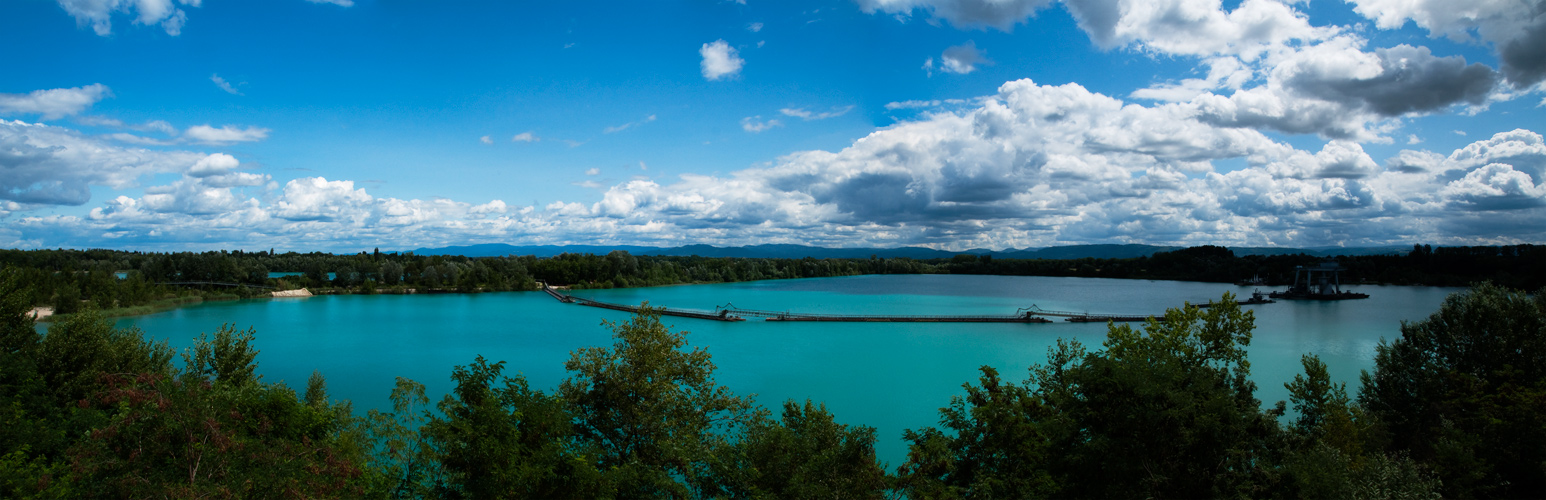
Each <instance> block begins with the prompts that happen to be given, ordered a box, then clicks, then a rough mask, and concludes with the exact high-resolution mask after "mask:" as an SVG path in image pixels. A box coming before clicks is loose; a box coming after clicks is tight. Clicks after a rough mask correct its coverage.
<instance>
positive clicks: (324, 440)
mask: <svg viewBox="0 0 1546 500" xmlns="http://www.w3.org/2000/svg"><path fill="white" fill-rule="evenodd" d="M105 389H106V390H104V391H102V392H100V393H98V394H97V395H95V396H94V398H93V403H94V404H95V405H97V406H96V407H97V408H99V409H100V410H102V411H106V412H110V413H111V417H110V419H109V421H108V423H107V425H105V426H103V427H101V428H99V429H95V430H93V431H91V432H90V433H89V434H88V436H87V438H86V439H84V440H82V441H80V442H79V443H77V444H76V445H75V446H74V447H72V449H71V456H72V461H73V465H72V468H73V470H75V471H76V474H78V476H79V479H80V481H79V485H80V487H82V488H84V489H86V491H87V494H88V495H89V496H93V497H121V498H151V497H177V498H192V497H215V498H235V497H243V498H313V497H341V496H356V495H358V494H361V493H363V492H364V488H363V486H362V485H361V484H359V483H360V479H361V478H362V476H363V471H362V470H361V468H360V465H362V464H361V463H360V462H361V460H360V457H361V456H362V454H361V453H360V452H359V450H356V449H353V448H354V446H355V444H354V443H352V442H350V441H349V440H347V439H343V438H342V435H341V433H340V431H341V430H342V429H343V428H344V426H345V424H346V423H347V419H348V418H349V417H348V413H347V410H346V409H343V408H332V407H313V406H308V405H306V404H304V403H302V402H301V401H299V400H298V399H297V398H296V395H295V393H294V392H293V391H290V390H289V389H287V388H285V387H284V386H282V385H268V384H259V383H256V382H253V383H248V384H245V385H232V384H218V383H217V384H211V383H209V382H207V381H205V380H199V379H187V378H184V379H178V378H173V377H169V376H166V375H163V374H140V375H135V376H120V375H111V376H108V377H105Z"/></svg>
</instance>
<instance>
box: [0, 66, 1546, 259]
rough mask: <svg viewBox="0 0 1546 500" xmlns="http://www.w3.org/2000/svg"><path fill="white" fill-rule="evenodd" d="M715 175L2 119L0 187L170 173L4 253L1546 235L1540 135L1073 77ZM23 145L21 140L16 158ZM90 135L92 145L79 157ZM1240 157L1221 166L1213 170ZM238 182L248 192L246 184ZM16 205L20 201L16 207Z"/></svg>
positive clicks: (28, 227) (9, 193)
mask: <svg viewBox="0 0 1546 500" xmlns="http://www.w3.org/2000/svg"><path fill="white" fill-rule="evenodd" d="M975 102H976V104H973V105H971V106H965V107H963V109H959V110H956V111H939V112H935V113H932V114H929V115H927V116H924V117H922V118H919V119H916V120H913V121H905V122H902V123H899V124H897V125H895V126H892V127H889V128H885V129H881V130H877V131H875V132H874V133H871V134H870V135H868V136H866V137H864V138H862V139H859V140H857V141H855V142H854V143H853V144H852V145H850V146H848V147H845V148H842V149H840V150H837V151H821V150H815V151H804V152H798V153H794V154H790V155H787V156H784V157H782V158H780V159H778V160H777V161H775V162H773V163H772V164H769V165H766V166H760V167H755V168H748V169H744V170H740V171H737V172H733V173H731V174H729V175H726V176H703V175H682V176H680V177H678V178H676V179H674V180H670V181H665V180H658V179H646V178H635V179H632V180H628V181H625V182H622V183H619V184H616V185H612V186H610V187H607V186H602V185H599V184H598V185H597V187H601V188H603V189H604V192H603V193H602V195H601V199H600V200H599V201H596V202H594V203H579V202H572V201H558V202H553V203H550V204H548V205H545V206H540V207H539V206H524V207H520V206H511V205H507V204H506V203H505V202H504V201H502V200H490V201H484V202H477V203H475V202H467V201H455V200H444V199H437V200H431V201H424V200H416V199H410V200H404V199H397V198H380V197H376V196H373V195H371V194H370V193H368V192H367V191H366V189H364V188H362V187H358V186H356V185H355V184H354V183H353V182H352V181H349V180H335V179H326V178H322V177H303V178H298V179H292V180H289V181H285V182H284V184H283V185H282V186H281V185H279V184H278V183H276V182H273V181H271V180H270V179H269V178H268V176H266V175H263V174H260V173H256V172H249V171H245V170H244V169H243V168H242V165H241V164H240V162H238V161H236V159H235V158H234V157H230V156H227V155H223V154H218V153H217V154H213V155H210V154H202V153H194V152H161V153H158V152H150V151H144V150H136V149H129V148H117V149H111V148H108V149H102V144H101V143H95V144H92V141H93V140H94V139H93V138H91V137H87V136H83V135H80V134H78V133H73V132H71V131H68V130H65V129H61V128H58V127H51V126H47V125H37V124H28V123H24V122H14V121H13V122H7V123H6V124H5V127H4V128H0V131H5V132H4V133H3V134H0V144H5V146H4V147H0V150H4V151H13V152H15V151H25V152H26V153H25V154H17V153H10V154H8V155H6V156H4V157H3V159H0V162H4V163H3V165H0V166H3V167H4V168H6V169H8V170H11V169H16V171H25V172H29V176H28V177H26V178H21V177H15V178H14V179H16V180H14V181H13V180H11V179H13V178H12V177H7V178H6V179H7V184H6V185H4V186H0V187H3V188H4V189H5V191H4V194H5V196H4V199H5V200H8V201H9V202H14V203H18V204H37V203H60V204H68V203H73V204H79V203H85V202H86V199H85V198H86V197H87V196H89V190H87V189H85V188H86V187H88V186H91V185H127V184H130V183H133V182H136V180H137V179H142V178H144V177H145V176H147V175H149V174H151V173H165V172H170V173H180V174H182V178H181V179H180V180H178V181H176V182H173V183H171V184H168V185H164V186H152V187H150V188H146V190H145V193H146V194H145V195H144V196H142V197H139V198H131V197H126V196H119V197H117V198H115V199H112V200H107V201H105V202H102V205H101V206H99V207H96V208H93V209H92V210H91V212H90V214H89V215H87V216H84V217H69V216H46V217H17V215H16V214H14V213H12V214H11V215H9V218H10V219H9V221H8V224H7V226H8V230H7V231H5V232H4V234H0V237H3V238H9V239H10V241H7V242H0V243H4V244H6V245H8V246H29V245H30V246H39V245H43V246H57V245H65V246H100V245H111V246H115V247H130V248H133V247H179V248H180V247H185V246H187V245H208V246H224V247H242V246H252V245H258V246H281V247H284V246H290V247H302V248H323V249H335V250H352V249H354V248H355V247H356V246H360V245H367V246H381V247H384V248H407V247H417V246H425V245H430V246H433V245H444V244H452V243H457V244H465V243H468V242H483V241H499V242H511V243H526V244H563V243H575V242H585V243H593V244H625V243H626V244H646V245H676V244H684V243H708V244H718V245H738V244H753V243H770V242H799V243H806V244H815V245H828V246H856V245H858V246H895V245H927V246H932V247H936V248H945V249H964V248H972V247H989V248H1006V247H1016V248H1020V247H1031V246H1049V245H1056V244H1072V243H1129V242H1131V243H1153V244H1177V245H1185V244H1203V243H1208V244H1231V245H1251V246H1320V245H1339V244H1341V245H1378V244H1405V243H1410V242H1414V241H1421V242H1432V243H1441V244H1443V243H1465V244H1494V243H1515V242H1530V241H1541V240H1543V239H1546V227H1543V225H1542V224H1541V223H1540V221H1542V220H1546V141H1543V139H1542V137H1541V135H1540V134H1539V133H1537V132H1534V131H1529V130H1512V131H1504V132H1501V133H1497V134H1495V135H1493V136H1492V137H1488V138H1485V139H1482V140H1479V141H1476V142H1474V143H1472V144H1470V145H1467V146H1466V147H1464V148H1461V149H1458V150H1455V151H1451V152H1447V153H1446V152H1431V151H1423V150H1407V151H1403V152H1402V153H1401V154H1398V155H1396V156H1395V157H1392V158H1391V159H1390V160H1388V161H1387V162H1386V163H1385V164H1383V165H1381V164H1379V163H1377V162H1375V161H1374V160H1373V159H1372V158H1370V156H1369V155H1368V154H1367V153H1366V152H1365V151H1364V150H1363V148H1362V147H1361V146H1360V145H1359V144H1358V143H1356V142H1351V141H1343V140H1331V141H1328V142H1327V143H1326V144H1325V145H1324V146H1322V147H1321V148H1319V149H1318V150H1313V151H1307V150H1300V149H1296V148H1294V147H1292V146H1290V145H1288V144H1285V143H1281V142H1276V141H1274V140H1272V139H1271V138H1269V137H1267V136H1266V135H1263V134H1262V133H1260V132H1257V131H1255V130H1250V129H1245V128H1239V127H1232V126H1224V125H1219V124H1216V123H1213V122H1212V121H1210V119H1209V117H1208V116H1206V115H1205V114H1203V113H1202V112H1201V111H1199V110H1198V109H1197V108H1196V107H1193V106H1190V105H1188V104H1185V103H1159V104H1154V105H1147V106H1146V105H1142V104H1137V103H1132V102H1126V101H1123V100H1122V99H1119V98H1115V97H1111V96H1107V95H1103V94H1099V93H1095V92H1091V91H1089V90H1087V89H1085V88H1083V87H1081V86H1079V85H1076V84H1066V85H1056V86H1053V85H1041V84H1037V83H1035V82H1033V81H1030V80H1018V81H1012V82H1008V83H1005V84H1004V85H1003V86H1002V87H1000V88H999V90H998V92H997V93H996V94H994V95H990V96H984V97H982V98H980V99H978V100H976V101H975ZM17 144H20V145H25V146H26V148H25V149H24V148H22V147H21V146H18V145H17ZM87 145H90V146H91V147H86V146H87ZM1220 160H1228V161H1233V162H1241V163H1243V164H1244V165H1245V166H1244V167H1243V168H1239V169H1234V170H1220V169H1218V168H1216V167H1215V166H1214V162H1215V161H1220ZM243 193H246V194H243ZM11 212H15V210H11Z"/></svg>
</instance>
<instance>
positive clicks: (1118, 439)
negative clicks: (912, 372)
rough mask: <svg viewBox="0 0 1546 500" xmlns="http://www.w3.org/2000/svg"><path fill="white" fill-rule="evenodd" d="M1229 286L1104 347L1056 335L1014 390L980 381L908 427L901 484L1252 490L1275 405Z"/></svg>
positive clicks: (1085, 490)
mask: <svg viewBox="0 0 1546 500" xmlns="http://www.w3.org/2000/svg"><path fill="white" fill-rule="evenodd" d="M1234 304H1235V301H1234V297H1233V296H1232V295H1230V294H1225V295H1224V297H1223V299H1222V301H1221V302H1220V305H1218V306H1214V307H1212V308H1208V309H1206V310H1203V309H1198V308H1193V307H1184V308H1178V309H1171V310H1169V311H1166V313H1165V317H1164V319H1163V320H1162V321H1156V320H1154V319H1151V320H1150V321H1149V322H1148V323H1147V325H1145V327H1144V331H1143V333H1139V332H1138V331H1135V330H1133V329H1132V328H1131V327H1130V326H1127V325H1121V326H1117V325H1113V326H1111V327H1110V328H1109V331H1108V333H1107V337H1106V342H1105V344H1104V345H1103V347H1104V350H1102V351H1097V352H1085V351H1084V349H1083V348H1082V347H1081V346H1079V345H1078V344H1077V343H1071V342H1059V344H1058V347H1057V348H1056V349H1054V350H1052V351H1051V353H1050V354H1049V356H1048V363H1047V364H1046V365H1044V366H1035V367H1033V368H1032V370H1031V378H1030V380H1028V381H1027V382H1026V384H1025V385H1024V386H1023V387H1015V386H1013V385H1005V384H1002V383H1000V382H999V381H998V377H997V373H996V372H995V371H994V370H992V369H991V368H986V369H984V370H983V378H982V385H981V387H980V388H973V387H970V386H968V387H967V397H966V398H961V399H956V400H954V401H953V402H952V405H951V407H949V408H946V409H944V410H942V418H941V423H942V424H944V425H945V426H946V427H947V428H948V429H949V430H950V431H953V433H954V434H955V436H953V437H952V436H951V435H950V434H949V433H945V432H941V431H938V430H934V429H924V430H922V431H917V432H911V433H909V434H908V435H907V437H908V439H909V440H910V441H911V442H912V445H911V449H910V451H909V459H908V462H907V463H906V464H903V466H902V484H903V486H904V488H905V489H907V490H908V491H909V492H910V493H916V494H917V495H919V496H937V497H945V496H951V497H956V496H959V497H979V498H992V497H1003V496H1011V497H1028V496H1066V497H1080V498H1133V497H1191V498H1200V497H1240V496H1253V495H1259V492H1258V491H1257V488H1259V487H1260V485H1261V484H1262V478H1261V476H1262V473H1263V472H1262V470H1261V469H1260V467H1261V465H1262V463H1263V462H1265V461H1266V460H1267V459H1268V458H1270V456H1271V454H1272V451H1273V450H1274V446H1275V445H1276V444H1277V442H1278V435H1279V433H1280V430H1279V428H1278V424H1277V422H1276V417H1277V416H1278V415H1279V412H1280V411H1281V410H1274V411H1266V412H1264V411H1262V410H1261V408H1260V402H1259V401H1257V400H1256V398H1255V396H1254V391H1255V384H1253V383H1252V382H1251V381H1250V379H1249V376H1250V364H1249V362H1247V361H1246V355H1245V349H1244V348H1245V347H1246V346H1247V345H1249V344H1250V340H1251V330H1252V329H1253V327H1254V317H1253V315H1252V314H1251V312H1250V311H1241V310H1240V309H1239V307H1238V306H1235V305H1234Z"/></svg>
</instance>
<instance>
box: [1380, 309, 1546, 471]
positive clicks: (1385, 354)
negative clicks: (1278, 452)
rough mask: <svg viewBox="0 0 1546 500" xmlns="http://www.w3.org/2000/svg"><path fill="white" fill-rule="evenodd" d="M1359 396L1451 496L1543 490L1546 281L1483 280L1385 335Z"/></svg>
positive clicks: (1397, 444) (1393, 444)
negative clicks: (1541, 285) (1503, 283)
mask: <svg viewBox="0 0 1546 500" xmlns="http://www.w3.org/2000/svg"><path fill="white" fill-rule="evenodd" d="M1375 366H1376V371H1375V372H1374V373H1372V374H1369V373H1365V374H1364V376H1363V393H1362V395H1361V397H1360V401H1361V403H1362V405H1363V407H1364V408H1367V409H1368V411H1369V412H1370V413H1372V414H1374V415H1375V416H1376V417H1377V418H1378V420H1379V421H1380V422H1381V423H1382V424H1383V428H1384V429H1385V431H1386V432H1388V435H1389V438H1390V449H1392V450H1393V451H1404V452H1409V453H1410V454H1411V456H1412V458H1413V459H1415V460H1417V461H1418V462H1419V463H1421V464H1424V465H1426V466H1428V467H1431V468H1433V470H1434V471H1435V473H1436V474H1437V475H1438V477H1439V479H1441V480H1442V482H1443V488H1442V492H1443V493H1444V496H1446V497H1456V498H1480V497H1520V496H1533V495H1537V494H1539V493H1540V492H1542V491H1546V289H1543V290H1542V291H1540V292H1537V293H1536V294H1535V295H1534V296H1530V295H1527V294H1525V293H1522V292H1518V291H1513V290H1509V289H1506V288H1502V287H1499V286H1496V285H1492V284H1488V283H1484V284H1481V285H1477V286H1476V287H1473V288H1472V289H1470V290H1468V291H1465V292H1462V293H1459V294H1455V295H1452V296H1450V297H1449V298H1448V299H1446V300H1445V301H1444V304H1443V306H1441V307H1440V308H1439V310H1438V312H1435V313H1434V314H1433V315H1431V316H1429V317H1428V319H1425V320H1423V321H1419V322H1416V323H1403V324H1402V325H1401V338H1400V339H1397V340H1395V341H1392V342H1390V343H1388V344H1387V343H1381V344H1380V346H1379V347H1378V350H1377V353H1376V355H1375Z"/></svg>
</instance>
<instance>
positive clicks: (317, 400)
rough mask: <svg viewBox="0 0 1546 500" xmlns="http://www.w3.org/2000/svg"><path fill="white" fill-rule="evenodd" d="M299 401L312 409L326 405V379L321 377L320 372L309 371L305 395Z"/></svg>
mask: <svg viewBox="0 0 1546 500" xmlns="http://www.w3.org/2000/svg"><path fill="white" fill-rule="evenodd" d="M301 400H302V401H305V402H306V406H310V407H313V408H317V407H322V406H326V405H327V379H326V378H324V377H323V376H322V371H320V370H312V371H311V377H309V378H307V379H306V395H305V396H303V397H302V398H301Z"/></svg>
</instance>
